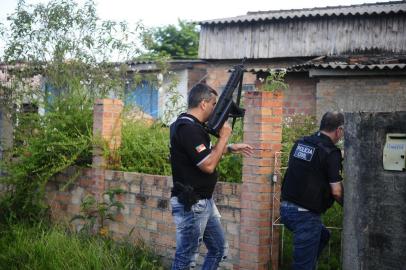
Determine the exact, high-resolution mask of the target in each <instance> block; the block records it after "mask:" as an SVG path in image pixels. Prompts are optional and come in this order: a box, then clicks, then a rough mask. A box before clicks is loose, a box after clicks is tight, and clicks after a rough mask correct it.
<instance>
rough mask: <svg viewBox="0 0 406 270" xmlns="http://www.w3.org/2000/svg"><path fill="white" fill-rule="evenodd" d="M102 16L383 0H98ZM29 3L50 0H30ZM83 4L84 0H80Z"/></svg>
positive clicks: (202, 13) (7, 5)
mask: <svg viewBox="0 0 406 270" xmlns="http://www.w3.org/2000/svg"><path fill="white" fill-rule="evenodd" d="M94 1H95V3H96V7H97V12H98V16H100V18H102V19H104V20H107V19H109V20H115V21H127V22H129V23H130V24H131V23H136V22H137V21H140V20H141V21H142V22H143V24H144V25H146V26H148V27H155V26H163V25H168V24H177V21H178V19H182V20H187V21H202V20H210V19H219V18H227V17H233V16H239V15H244V14H246V13H247V12H248V11H266V10H281V9H301V8H312V7H326V6H339V5H342V6H343V5H356V4H363V3H376V2H386V1H380V0H277V1H275V0H203V1H194V0H142V1H141V0H138V1H137V0H94ZM25 2H26V4H36V3H40V2H41V3H46V2H48V1H47V0H26V1H25ZM76 2H78V3H79V4H81V3H83V2H84V0H76ZM16 5H17V0H0V22H4V21H5V19H6V17H7V15H9V14H10V13H12V12H13V11H14V9H15V7H16Z"/></svg>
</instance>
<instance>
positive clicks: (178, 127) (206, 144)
mask: <svg viewBox="0 0 406 270" xmlns="http://www.w3.org/2000/svg"><path fill="white" fill-rule="evenodd" d="M172 125H175V126H171V132H172V131H173V135H171V142H170V143H171V166H172V176H173V182H174V183H175V182H176V181H178V182H180V183H182V184H184V185H185V184H186V185H190V186H192V187H193V190H194V192H195V194H196V195H198V197H200V198H211V196H212V194H213V191H214V187H215V185H216V182H217V172H216V171H215V172H213V173H211V174H208V173H205V172H203V171H202V170H200V168H199V167H198V166H199V165H200V164H202V163H203V162H204V161H205V160H206V159H207V158H208V156H209V155H210V153H211V142H210V136H209V135H208V133H207V132H206V131H205V129H204V127H203V125H202V123H200V122H199V120H198V119H196V118H195V117H194V116H193V115H190V114H186V113H185V114H181V115H180V116H179V117H178V119H177V120H176V121H175V123H173V124H172ZM177 193H178V191H177V190H176V189H173V190H172V196H177Z"/></svg>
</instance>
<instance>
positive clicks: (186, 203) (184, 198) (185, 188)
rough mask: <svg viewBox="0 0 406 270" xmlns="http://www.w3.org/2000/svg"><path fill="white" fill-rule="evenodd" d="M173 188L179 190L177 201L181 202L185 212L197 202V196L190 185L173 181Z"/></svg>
mask: <svg viewBox="0 0 406 270" xmlns="http://www.w3.org/2000/svg"><path fill="white" fill-rule="evenodd" d="M174 185H175V189H176V190H178V191H179V193H178V195H177V196H176V197H178V202H180V203H181V204H183V207H184V208H185V211H186V212H189V211H190V210H191V209H192V205H194V204H195V203H197V201H198V200H199V198H198V197H197V195H196V194H195V192H194V191H193V187H192V186H190V185H183V184H182V183H180V182H175V183H174Z"/></svg>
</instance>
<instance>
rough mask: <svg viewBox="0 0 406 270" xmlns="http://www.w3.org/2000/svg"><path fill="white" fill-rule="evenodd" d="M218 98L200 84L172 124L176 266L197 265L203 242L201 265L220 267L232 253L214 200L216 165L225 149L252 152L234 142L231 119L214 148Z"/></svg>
mask: <svg viewBox="0 0 406 270" xmlns="http://www.w3.org/2000/svg"><path fill="white" fill-rule="evenodd" d="M216 102H217V93H216V91H215V90H213V89H212V88H210V87H209V86H208V85H206V84H203V83H199V84H197V85H195V86H194V87H193V88H192V89H191V90H190V92H189V96H188V111H187V113H183V114H181V115H180V116H179V117H178V119H177V120H176V121H175V122H174V123H173V124H172V125H171V127H170V154H171V166H172V175H173V184H174V187H173V189H172V198H171V206H172V215H173V218H174V221H175V224H176V253H175V259H174V261H173V264H172V269H176V270H179V269H189V268H190V267H194V266H195V265H196V259H197V256H198V254H199V245H200V244H201V243H202V242H204V244H205V245H206V247H207V255H206V257H205V260H204V263H203V268H202V269H217V267H218V265H219V263H220V261H221V260H222V259H225V258H226V256H227V249H228V244H227V241H226V239H225V237H224V231H223V229H222V227H221V223H220V214H219V212H218V210H217V207H216V205H215V203H214V200H213V198H212V194H213V191H214V187H215V185H216V182H217V172H216V167H217V164H218V163H219V161H220V159H221V157H222V155H223V154H225V153H226V152H231V153H242V154H244V155H246V156H249V155H251V154H252V147H251V146H249V145H247V144H241V143H240V144H229V145H227V141H228V139H229V137H230V135H231V131H232V130H231V127H230V125H229V124H228V123H227V122H226V123H225V124H224V126H223V127H222V128H221V130H220V132H219V138H218V140H217V143H216V144H215V145H214V146H213V147H212V145H211V142H210V137H209V135H208V133H207V132H206V130H205V128H204V123H205V122H206V121H207V120H208V119H209V116H210V115H211V113H212V112H213V109H214V106H215V105H216Z"/></svg>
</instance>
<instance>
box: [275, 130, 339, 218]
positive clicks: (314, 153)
mask: <svg viewBox="0 0 406 270" xmlns="http://www.w3.org/2000/svg"><path fill="white" fill-rule="evenodd" d="M341 161H342V157H341V151H340V150H339V149H338V148H337V147H336V146H335V145H334V143H333V142H332V141H331V139H330V138H329V137H328V136H326V135H324V134H323V133H316V134H314V135H312V136H309V137H305V138H303V139H301V140H299V141H298V142H296V143H295V145H294V146H293V148H292V151H291V153H290V157H289V165H288V170H287V171H286V174H285V179H284V182H283V186H282V199H283V200H288V201H291V202H294V203H296V204H298V205H300V206H302V207H304V208H307V209H309V210H312V211H315V212H318V213H321V212H324V211H326V210H327V209H328V208H329V207H330V206H331V204H332V203H333V198H332V195H331V189H330V184H331V183H336V182H340V181H341V180H342V177H341V175H340V171H341V169H342V167H341Z"/></svg>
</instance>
